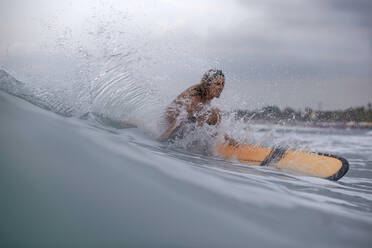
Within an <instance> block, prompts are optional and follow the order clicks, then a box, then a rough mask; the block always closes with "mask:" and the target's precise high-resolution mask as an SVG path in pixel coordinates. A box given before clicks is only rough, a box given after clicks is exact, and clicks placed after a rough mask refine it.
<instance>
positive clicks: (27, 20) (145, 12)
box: [0, 0, 372, 109]
mask: <svg viewBox="0 0 372 248" xmlns="http://www.w3.org/2000/svg"><path fill="white" fill-rule="evenodd" d="M0 7H1V8H0V16H1V17H0V18H2V19H1V20H0V21H1V22H0V30H1V34H2V35H1V36H2V38H1V40H0V49H1V50H0V66H2V67H4V68H6V69H8V70H11V71H12V72H14V73H16V74H18V75H19V77H21V79H22V77H23V78H24V79H28V77H27V75H32V77H33V78H38V76H39V77H40V80H41V78H43V77H46V76H45V74H48V69H47V68H50V66H52V65H54V66H55V67H57V68H60V71H61V74H66V70H67V71H68V70H69V69H68V68H69V65H70V63H69V62H68V59H69V58H68V59H66V58H61V59H56V58H57V57H58V56H60V57H63V56H65V57H66V47H68V48H69V49H72V50H75V51H77V50H79V49H80V50H79V51H81V48H82V47H83V48H85V49H87V50H88V51H93V50H94V49H96V50H99V49H100V50H102V51H103V50H107V51H109V52H112V53H114V52H118V53H124V52H125V51H127V52H131V53H132V54H135V55H133V58H136V60H135V61H136V62H133V65H132V67H133V70H137V73H138V74H139V73H143V72H144V70H143V69H140V68H142V67H145V68H146V72H147V73H148V74H149V75H147V77H148V78H152V79H153V80H154V81H155V83H156V84H158V85H157V87H158V89H159V90H164V91H168V92H170V93H169V94H170V95H174V94H177V92H179V91H181V90H183V89H184V88H185V87H187V86H189V85H190V84H193V83H197V81H198V80H199V78H200V77H201V73H202V72H203V71H204V70H206V69H207V68H209V67H220V68H222V69H223V70H224V71H225V73H226V76H227V83H228V85H227V86H226V91H225V92H224V94H223V96H222V104H224V103H230V102H232V105H233V107H242V108H245V107H246V108H256V107H259V106H262V105H266V104H277V105H279V106H281V107H284V106H292V107H295V108H303V107H305V106H311V107H314V108H317V107H318V106H322V107H323V109H324V108H327V109H341V108H346V107H349V106H355V105H366V104H367V103H368V102H372V18H371V16H372V15H371V13H372V1H369V0H314V1H305V0H281V1H275V0H265V1H258V0H251V1H243V0H240V1H238V0H237V1H221V0H215V1H212V0H210V1H208V0H206V1H196V0H195V1H171V0H147V1H145V0H143V1H116V0H111V1H76V2H67V1H66V2H60V1H43V0H38V1H30V2H28V1H8V2H7V1H5V2H4V1H2V2H1V6H0ZM118 44H120V45H118ZM48 56H53V58H54V59H53V60H50V59H45V57H48ZM67 57H68V56H67ZM43 58H44V59H43ZM43 60H46V61H47V62H45V61H44V62H43ZM133 61H134V60H133ZM136 67H137V69H136ZM43 70H44V71H43ZM22 75H23V76H22ZM53 75H55V78H54V79H53ZM30 77H31V76H30ZM48 80H49V81H50V82H58V80H59V79H58V73H56V72H55V73H53V74H52V75H48ZM235 95H237V97H235ZM236 99H238V100H236ZM242 99H244V101H242Z"/></svg>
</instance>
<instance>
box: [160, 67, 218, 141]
mask: <svg viewBox="0 0 372 248" xmlns="http://www.w3.org/2000/svg"><path fill="white" fill-rule="evenodd" d="M224 86H225V76H224V74H223V73H222V71H221V70H216V69H211V70H208V71H207V72H206V73H204V75H203V77H202V79H201V81H200V83H199V84H196V85H194V86H191V87H190V88H188V89H187V90H185V91H184V92H182V93H181V94H180V95H179V96H178V97H177V98H176V99H175V100H174V101H173V102H172V103H171V104H170V105H169V106H168V108H167V110H166V113H165V119H166V124H167V130H166V131H165V132H164V133H163V134H162V135H161V136H160V137H159V140H160V141H166V140H168V139H171V138H173V137H174V136H175V135H177V132H179V131H180V130H181V129H182V127H183V126H184V125H185V124H187V123H197V124H198V125H199V126H203V125H204V124H205V123H206V124H208V125H217V124H219V123H220V121H221V111H220V110H219V109H218V108H211V107H210V102H211V101H212V100H213V99H214V98H219V97H220V95H221V92H222V90H223V88H224Z"/></svg>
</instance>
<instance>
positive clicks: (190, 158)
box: [0, 74, 372, 248]
mask: <svg viewBox="0 0 372 248" xmlns="http://www.w3.org/2000/svg"><path fill="white" fill-rule="evenodd" d="M0 89H1V91H0V196H1V202H0V220H1V221H0V235H1V238H0V246H1V247H338V248H339V247H371V244H372V132H371V131H368V130H359V129H349V130H348V129H342V130H341V129H317V128H305V127H290V126H287V127H286V126H275V127H273V126H271V125H254V124H251V125H249V127H247V128H249V132H250V133H251V136H250V137H251V138H252V139H254V140H255V141H256V142H261V141H262V142H261V143H271V144H273V143H275V144H277V143H283V142H284V143H286V144H288V143H289V144H292V146H294V147H301V148H306V149H309V150H314V151H319V152H329V153H332V154H335V155H339V156H342V157H344V158H346V159H347V160H348V161H349V163H350V169H349V171H348V173H347V174H346V175H345V176H344V177H343V178H342V179H341V180H339V181H337V182H333V181H329V180H326V179H319V178H313V177H308V176H304V175H296V174H292V173H289V172H283V171H278V170H276V169H274V168H270V167H268V168H262V167H257V166H249V165H243V164H240V163H238V162H236V161H224V160H223V159H221V158H219V157H217V156H213V155H205V154H204V155H203V154H200V153H196V152H191V151H187V150H185V149H182V147H177V146H171V145H169V144H165V143H160V142H157V141H156V140H155V139H154V138H153V137H154V135H153V134H151V132H149V131H148V130H147V129H145V128H141V127H136V126H135V125H132V124H131V123H125V122H123V123H121V122H115V121H112V120H108V121H105V119H104V118H98V117H97V116H96V117H94V116H93V117H92V115H91V114H89V113H87V114H86V115H75V114H74V110H73V108H68V107H67V108H66V107H60V105H59V104H58V97H57V96H58V94H56V95H50V94H49V95H48V94H39V95H38V97H35V95H33V94H34V92H31V91H27V90H26V89H25V87H24V85H23V83H21V82H19V81H16V80H14V79H13V78H10V77H7V75H5V74H3V75H2V77H1V80H0ZM53 96H54V97H53Z"/></svg>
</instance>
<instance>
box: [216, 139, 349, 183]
mask: <svg viewBox="0 0 372 248" xmlns="http://www.w3.org/2000/svg"><path fill="white" fill-rule="evenodd" d="M215 151H216V152H217V154H218V155H220V156H221V157H224V158H227V159H233V158H235V159H237V160H238V161H239V162H241V163H244V164H248V165H258V166H269V165H271V166H274V167H275V168H277V169H279V170H287V171H293V172H296V173H301V174H305V175H309V176H313V177H319V178H326V179H329V180H332V181H337V180H339V179H340V178H342V177H343V176H344V175H345V174H346V173H347V171H348V170H349V162H348V161H347V160H346V159H344V158H342V157H339V156H335V155H332V154H326V153H316V152H307V151H301V150H298V151H296V150H291V149H287V148H283V147H265V146H257V145H230V144H223V143H221V144H217V145H216V147H215Z"/></svg>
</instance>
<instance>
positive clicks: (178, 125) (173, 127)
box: [158, 119, 184, 142]
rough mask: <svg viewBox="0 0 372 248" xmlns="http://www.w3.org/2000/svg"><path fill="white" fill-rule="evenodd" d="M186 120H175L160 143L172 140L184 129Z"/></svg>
mask: <svg viewBox="0 0 372 248" xmlns="http://www.w3.org/2000/svg"><path fill="white" fill-rule="evenodd" d="M183 123H184V120H181V121H178V120H177V119H176V120H174V121H173V122H172V123H171V124H170V125H169V127H168V129H167V130H166V131H165V132H164V133H163V134H162V135H161V136H160V137H159V138H158V141H161V142H164V141H167V140H168V139H169V138H171V137H172V136H173V135H175V133H176V132H177V131H178V130H179V129H180V128H181V127H182V125H183Z"/></svg>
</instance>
